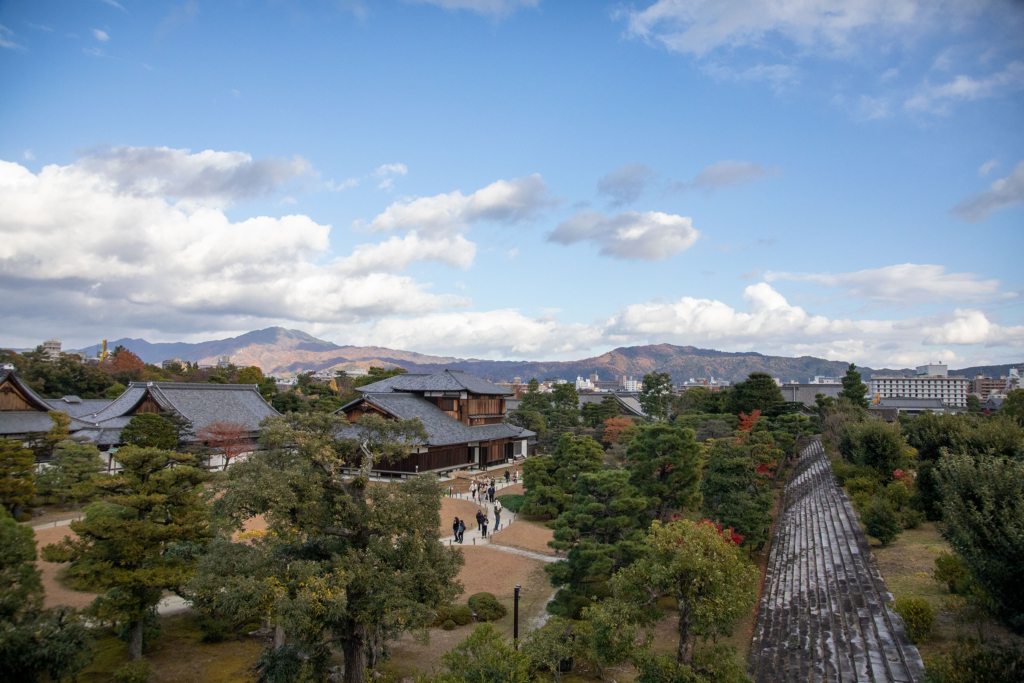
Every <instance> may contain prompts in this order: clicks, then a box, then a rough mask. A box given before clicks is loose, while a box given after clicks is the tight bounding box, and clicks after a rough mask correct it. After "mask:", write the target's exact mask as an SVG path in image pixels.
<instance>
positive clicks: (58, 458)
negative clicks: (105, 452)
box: [36, 441, 103, 506]
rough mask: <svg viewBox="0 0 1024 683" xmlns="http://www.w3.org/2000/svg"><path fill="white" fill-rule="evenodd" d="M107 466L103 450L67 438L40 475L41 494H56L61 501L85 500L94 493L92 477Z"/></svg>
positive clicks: (64, 503) (62, 503)
mask: <svg viewBox="0 0 1024 683" xmlns="http://www.w3.org/2000/svg"><path fill="white" fill-rule="evenodd" d="M102 470H103V460H102V459H101V458H100V451H99V449H98V448H96V446H93V445H92V444H80V443H75V442H74V441H63V442H61V443H60V444H58V445H57V449H56V450H55V451H54V453H53V463H52V464H51V465H50V466H49V467H47V468H46V469H45V470H44V471H43V473H42V474H40V475H39V477H38V478H37V479H36V486H37V488H38V489H39V495H41V496H54V497H56V498H57V500H58V502H59V504H60V505H62V506H63V505H66V504H67V502H68V501H69V500H73V501H75V502H76V503H81V502H84V501H85V500H87V499H88V498H89V497H90V496H91V495H92V493H93V487H92V479H93V477H94V476H95V475H97V474H99V473H100V472H101V471H102Z"/></svg>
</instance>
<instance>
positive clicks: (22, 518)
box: [15, 512, 32, 522]
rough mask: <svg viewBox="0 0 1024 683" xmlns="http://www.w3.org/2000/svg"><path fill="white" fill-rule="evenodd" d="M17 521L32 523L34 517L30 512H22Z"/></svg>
mask: <svg viewBox="0 0 1024 683" xmlns="http://www.w3.org/2000/svg"><path fill="white" fill-rule="evenodd" d="M15 519H16V521H18V522H31V521H32V515H31V514H30V513H28V512H22V513H21V514H20V515H18V516H17V517H16V518H15Z"/></svg>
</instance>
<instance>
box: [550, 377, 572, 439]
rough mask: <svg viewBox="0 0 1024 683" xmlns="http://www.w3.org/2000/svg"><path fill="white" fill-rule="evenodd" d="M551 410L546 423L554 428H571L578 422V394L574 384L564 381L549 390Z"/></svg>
mask: <svg viewBox="0 0 1024 683" xmlns="http://www.w3.org/2000/svg"><path fill="white" fill-rule="evenodd" d="M551 404H552V405H551V411H550V412H549V414H548V416H547V418H548V424H550V425H551V426H552V427H554V428H556V429H557V428H562V429H571V428H573V427H576V426H577V425H578V424H579V417H580V395H579V392H577V391H576V385H574V384H569V383H568V382H565V383H563V384H556V385H555V387H554V388H553V389H552V390H551Z"/></svg>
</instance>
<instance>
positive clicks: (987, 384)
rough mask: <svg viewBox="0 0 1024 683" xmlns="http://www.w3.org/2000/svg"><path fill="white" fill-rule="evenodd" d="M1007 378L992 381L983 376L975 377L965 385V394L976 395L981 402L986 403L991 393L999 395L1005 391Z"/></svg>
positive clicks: (990, 378)
mask: <svg viewBox="0 0 1024 683" xmlns="http://www.w3.org/2000/svg"><path fill="white" fill-rule="evenodd" d="M1007 380H1008V378H1007V377H1000V378H999V379H993V378H992V377H986V376H985V375H975V376H974V379H972V380H970V381H969V382H968V383H967V393H969V394H976V395H977V396H978V397H979V398H980V399H981V400H982V401H987V400H988V397H989V396H990V395H991V394H992V393H996V394H1001V393H1004V392H1005V391H1006V385H1007V384H1008V382H1007Z"/></svg>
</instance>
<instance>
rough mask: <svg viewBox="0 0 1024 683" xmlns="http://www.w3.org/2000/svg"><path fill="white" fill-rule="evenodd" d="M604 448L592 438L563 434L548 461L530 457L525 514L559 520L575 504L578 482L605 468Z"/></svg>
mask: <svg viewBox="0 0 1024 683" xmlns="http://www.w3.org/2000/svg"><path fill="white" fill-rule="evenodd" d="M603 455H604V449H603V448H601V445H600V444H599V443H597V442H596V441H594V440H593V439H591V438H590V437H589V436H584V437H580V438H575V437H573V436H572V435H571V434H563V435H562V437H561V438H560V439H559V440H558V444H557V445H556V446H555V451H554V453H552V454H551V456H550V457H548V458H529V459H527V461H526V462H525V463H524V464H523V477H524V479H523V485H524V487H525V488H526V498H525V499H524V501H523V508H522V512H523V514H525V515H550V516H552V517H557V516H558V515H559V514H560V513H561V512H562V511H563V510H564V509H565V508H566V507H567V506H568V505H569V504H570V503H571V501H572V495H573V492H574V491H575V487H576V479H577V478H578V477H579V476H580V475H581V474H583V473H584V472H596V471H597V470H599V469H601V464H602V461H601V457H602V456H603Z"/></svg>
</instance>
